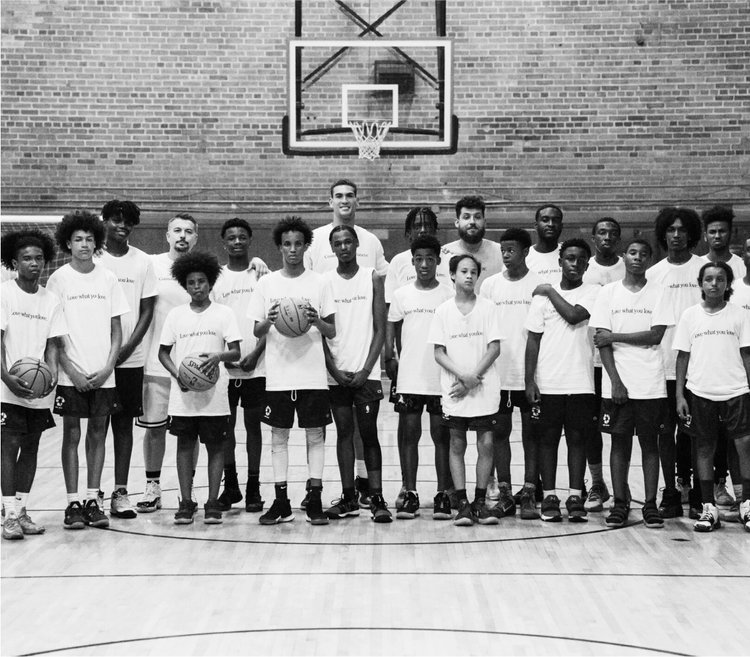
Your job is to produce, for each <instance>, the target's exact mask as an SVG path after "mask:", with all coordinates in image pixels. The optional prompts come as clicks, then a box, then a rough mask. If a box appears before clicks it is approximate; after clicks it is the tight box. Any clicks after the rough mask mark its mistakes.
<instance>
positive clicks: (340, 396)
mask: <svg viewBox="0 0 750 657" xmlns="http://www.w3.org/2000/svg"><path fill="white" fill-rule="evenodd" d="M329 241H330V244H331V249H332V250H333V252H334V254H336V258H337V260H338V266H337V267H336V269H335V270H333V271H330V272H326V274H324V278H325V280H326V282H327V283H328V285H329V286H330V288H331V291H332V293H333V300H334V302H335V304H336V324H337V326H336V329H337V330H336V337H335V338H333V339H332V340H326V341H324V342H323V346H324V348H325V356H326V367H327V368H328V372H329V381H328V383H329V386H330V399H331V410H332V412H333V420H334V422H335V423H336V433H337V436H338V438H337V443H336V455H337V457H338V463H339V473H340V475H341V484H342V487H343V493H342V495H341V498H340V499H339V500H338V501H337V502H335V503H334V504H333V506H331V508H329V509H327V510H326V512H325V513H326V516H328V518H330V519H331V520H335V519H338V518H344V517H346V516H358V515H359V502H358V501H357V491H356V488H355V485H354V417H355V412H356V418H357V426H358V427H359V432H360V435H361V437H362V443H363V447H364V459H365V467H366V468H367V479H368V482H369V486H370V514H371V517H372V519H373V520H374V521H375V522H379V523H386V522H391V520H392V517H391V512H390V511H389V510H388V507H387V506H386V503H385V499H384V498H383V473H382V469H383V464H382V463H383V457H382V454H381V451H380V443H379V441H378V411H379V410H380V400H381V399H383V390H382V384H381V382H380V351H381V350H382V348H383V341H384V339H385V299H384V294H383V279H382V278H381V277H380V276H378V275H377V273H376V272H375V270H374V269H373V268H372V267H360V266H359V265H358V264H357V246H358V244H359V240H358V239H357V233H356V231H355V230H354V228H353V227H352V226H345V225H341V226H335V227H334V228H333V230H331V233H330V237H329ZM352 409H354V411H353V410H352Z"/></svg>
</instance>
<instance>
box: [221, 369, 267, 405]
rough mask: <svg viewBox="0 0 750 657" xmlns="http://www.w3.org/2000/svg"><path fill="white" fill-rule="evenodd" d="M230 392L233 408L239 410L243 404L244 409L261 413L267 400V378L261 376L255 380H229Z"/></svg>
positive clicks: (230, 403) (230, 401)
mask: <svg viewBox="0 0 750 657" xmlns="http://www.w3.org/2000/svg"><path fill="white" fill-rule="evenodd" d="M228 392H229V406H230V407H231V408H237V405H238V404H239V403H240V402H242V408H244V409H245V410H255V411H259V410H261V409H262V408H263V406H264V404H265V400H266V378H265V377H263V376H259V377H256V378H254V379H229V390H228Z"/></svg>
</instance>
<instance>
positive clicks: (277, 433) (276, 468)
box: [271, 427, 289, 481]
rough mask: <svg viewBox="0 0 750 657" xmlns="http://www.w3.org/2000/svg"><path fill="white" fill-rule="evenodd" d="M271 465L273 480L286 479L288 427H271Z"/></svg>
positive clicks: (287, 468)
mask: <svg viewBox="0 0 750 657" xmlns="http://www.w3.org/2000/svg"><path fill="white" fill-rule="evenodd" d="M271 465H272V466H273V480H274V481H286V477H287V471H288V470H289V429H279V428H278V427H271Z"/></svg>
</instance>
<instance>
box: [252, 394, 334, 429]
mask: <svg viewBox="0 0 750 657" xmlns="http://www.w3.org/2000/svg"><path fill="white" fill-rule="evenodd" d="M295 411H297V424H298V425H299V428H300V429H312V428H314V427H324V426H326V425H327V424H331V422H332V420H331V406H330V402H329V400H328V390H273V391H268V390H267V391H266V405H265V409H264V411H263V417H262V418H261V420H262V421H263V422H264V424H268V425H269V426H272V427H276V428H277V429H291V428H292V426H293V425H294V412H295Z"/></svg>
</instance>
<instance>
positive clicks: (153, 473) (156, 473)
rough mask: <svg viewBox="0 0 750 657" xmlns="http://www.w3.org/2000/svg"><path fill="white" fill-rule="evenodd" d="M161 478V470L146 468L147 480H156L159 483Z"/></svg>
mask: <svg viewBox="0 0 750 657" xmlns="http://www.w3.org/2000/svg"><path fill="white" fill-rule="evenodd" d="M159 479H161V470H146V481H155V482H156V483H157V484H158V483H159Z"/></svg>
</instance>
